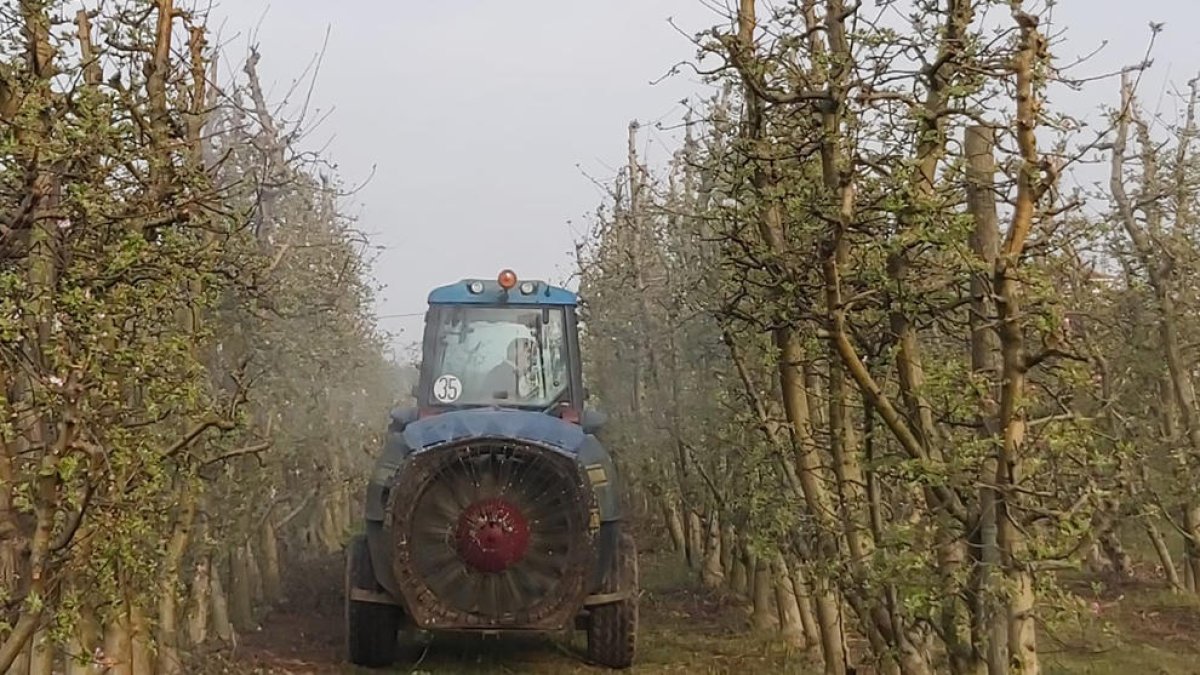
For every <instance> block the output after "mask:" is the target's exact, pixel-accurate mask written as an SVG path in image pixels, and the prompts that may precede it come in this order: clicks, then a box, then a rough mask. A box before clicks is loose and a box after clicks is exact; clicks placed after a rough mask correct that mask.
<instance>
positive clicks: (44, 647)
mask: <svg viewBox="0 0 1200 675" xmlns="http://www.w3.org/2000/svg"><path fill="white" fill-rule="evenodd" d="M54 657H55V649H54V643H53V642H52V641H51V639H50V632H49V631H47V630H46V629H45V628H42V629H41V630H39V631H38V632H36V633H34V634H33V639H32V640H30V654H29V675H53V674H54Z"/></svg>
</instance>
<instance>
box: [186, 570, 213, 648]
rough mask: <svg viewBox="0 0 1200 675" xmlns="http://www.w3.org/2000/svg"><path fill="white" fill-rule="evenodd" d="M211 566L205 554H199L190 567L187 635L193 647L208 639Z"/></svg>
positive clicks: (210, 604) (210, 605)
mask: <svg viewBox="0 0 1200 675" xmlns="http://www.w3.org/2000/svg"><path fill="white" fill-rule="evenodd" d="M211 573H212V567H211V565H210V563H209V559H208V556H207V555H203V556H199V557H198V558H197V559H196V563H195V565H193V567H192V584H191V600H190V601H189V602H188V614H187V637H188V644H189V645H191V646H193V647H198V646H200V645H203V644H204V642H205V640H207V639H208V621H209V616H210V611H211V608H212V595H211V590H212V581H211V579H210V575H211Z"/></svg>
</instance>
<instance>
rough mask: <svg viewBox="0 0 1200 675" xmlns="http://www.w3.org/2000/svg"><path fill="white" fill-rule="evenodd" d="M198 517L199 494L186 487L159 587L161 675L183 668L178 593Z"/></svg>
mask: <svg viewBox="0 0 1200 675" xmlns="http://www.w3.org/2000/svg"><path fill="white" fill-rule="evenodd" d="M195 515H196V495H195V494H194V493H193V491H192V490H191V489H189V488H187V487H184V488H183V491H182V494H181V495H180V504H179V512H178V513H177V514H176V517H175V522H174V524H173V526H172V531H171V537H170V539H169V540H168V542H167V550H166V553H165V556H164V558H163V567H162V576H161V577H160V578H159V586H158V630H157V645H156V646H157V648H158V655H159V658H158V675H179V673H182V672H183V665H182V662H181V660H180V656H179V594H180V568H181V567H182V565H183V556H184V553H186V552H187V548H188V545H189V544H190V542H191V530H192V525H193V520H194V518H195Z"/></svg>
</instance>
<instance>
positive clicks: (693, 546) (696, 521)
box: [685, 508, 704, 570]
mask: <svg viewBox="0 0 1200 675" xmlns="http://www.w3.org/2000/svg"><path fill="white" fill-rule="evenodd" d="M685 532H686V533H687V550H688V565H689V566H690V567H691V568H692V569H693V570H699V569H700V568H701V566H702V565H703V562H704V523H703V522H702V521H701V520H700V513H699V512H697V511H696V510H695V509H693V508H689V509H688V512H687V527H686V528H685Z"/></svg>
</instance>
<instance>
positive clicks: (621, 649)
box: [587, 532, 638, 669]
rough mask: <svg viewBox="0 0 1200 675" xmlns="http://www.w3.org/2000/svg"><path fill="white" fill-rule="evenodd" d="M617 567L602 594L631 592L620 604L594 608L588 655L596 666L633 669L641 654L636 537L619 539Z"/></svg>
mask: <svg viewBox="0 0 1200 675" xmlns="http://www.w3.org/2000/svg"><path fill="white" fill-rule="evenodd" d="M617 542H618V543H617V554H616V555H615V556H613V567H612V569H611V570H610V573H609V574H607V575H605V576H606V581H605V583H604V585H603V587H602V588H601V591H600V592H601V593H617V592H627V593H628V594H629V595H628V596H627V597H625V598H624V599H622V600H618V601H617V602H613V603H609V604H607V605H598V606H596V607H592V608H591V610H590V612H589V615H590V616H589V617H588V624H587V653H588V659H589V660H591V661H592V662H593V663H596V664H599V665H602V666H607V667H609V668H618V669H619V668H628V667H629V666H631V665H633V658H634V654H635V652H636V650H637V628H638V603H637V601H638V597H637V596H638V564H637V546H636V545H635V543H634V540H633V535H631V534H629V533H628V532H622V533H621V535H620V537H619V538H618V539H617Z"/></svg>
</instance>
